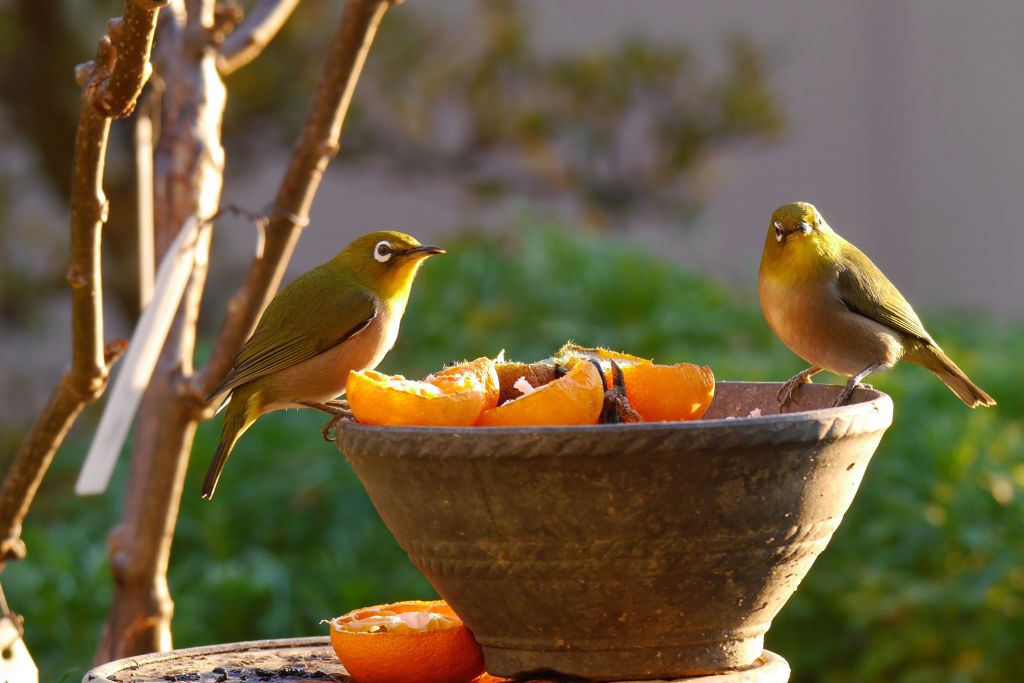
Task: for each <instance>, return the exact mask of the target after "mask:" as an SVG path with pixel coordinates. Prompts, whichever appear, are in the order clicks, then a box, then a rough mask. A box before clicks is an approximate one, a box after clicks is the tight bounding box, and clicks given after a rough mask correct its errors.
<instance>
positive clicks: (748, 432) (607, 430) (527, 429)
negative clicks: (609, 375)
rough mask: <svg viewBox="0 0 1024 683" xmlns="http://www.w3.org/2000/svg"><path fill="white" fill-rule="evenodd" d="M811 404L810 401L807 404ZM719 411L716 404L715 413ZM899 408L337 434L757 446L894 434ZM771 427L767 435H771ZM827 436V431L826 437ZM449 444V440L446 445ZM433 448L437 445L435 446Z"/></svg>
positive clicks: (824, 394)
mask: <svg viewBox="0 0 1024 683" xmlns="http://www.w3.org/2000/svg"><path fill="white" fill-rule="evenodd" d="M782 385H783V383H782V382H744V381H732V380H722V381H719V382H717V383H716V394H715V396H716V400H717V398H718V396H719V393H718V390H719V389H724V388H726V387H733V388H739V389H742V388H744V387H752V388H765V389H769V388H770V389H771V390H772V394H771V395H772V397H773V399H774V394H775V392H777V391H778V389H779V388H781V387H782ZM841 390H842V387H841V386H839V385H835V384H805V385H803V386H802V387H801V388H800V390H799V391H800V392H802V393H801V397H802V398H803V397H806V398H813V399H818V400H825V401H831V400H833V399H834V398H835V396H837V395H838V394H839V392H840V391H841ZM806 398H805V400H806ZM713 409H714V402H712V405H711V408H709V411H710V410H713ZM892 413H893V402H892V398H890V397H889V395H888V394H886V393H884V392H881V391H879V390H877V389H874V388H867V387H859V388H858V389H857V390H856V391H854V393H853V396H852V397H851V402H850V403H847V404H846V405H844V406H838V407H835V408H832V407H827V408H814V409H811V410H800V411H794V412H787V413H765V414H762V415H758V416H755V417H751V416H735V417H719V418H702V419H699V420H687V421H682V422H638V423H631V424H596V425H554V426H521V427H477V426H471V427H421V426H381V425H366V424H360V423H359V422H355V421H346V422H340V423H338V425H337V427H336V432H337V436H338V447H339V448H342V449H343V448H344V445H345V444H344V442H345V441H348V438H347V437H353V438H357V439H360V440H363V439H369V438H374V437H376V438H380V439H384V440H387V441H392V440H393V439H404V438H407V437H410V436H419V437H423V436H433V437H447V436H453V437H460V438H466V437H470V438H472V439H473V440H474V441H476V442H480V441H488V442H490V441H501V440H503V439H507V438H508V437H510V436H523V435H526V434H530V435H535V436H537V437H542V436H544V435H550V436H570V437H571V436H582V435H588V436H589V435H596V434H603V435H608V436H612V435H613V434H614V435H616V436H622V435H624V434H630V433H632V434H636V435H638V436H640V435H650V434H651V433H658V432H661V433H666V432H673V433H675V432H701V433H703V434H706V435H708V436H712V435H715V434H716V433H721V434H722V435H725V434H728V435H729V436H730V439H729V440H730V441H731V442H733V443H734V442H735V439H736V438H737V437H739V438H742V439H743V440H745V441H750V442H752V443H790V442H794V441H807V440H819V439H825V438H840V437H843V436H850V435H854V434H863V433H869V432H876V431H881V430H885V429H888V428H889V426H890V425H891V424H892ZM766 427H767V429H766ZM823 430H825V431H824V432H823ZM442 441H446V439H442ZM427 443H431V441H430V440H428V441H427Z"/></svg>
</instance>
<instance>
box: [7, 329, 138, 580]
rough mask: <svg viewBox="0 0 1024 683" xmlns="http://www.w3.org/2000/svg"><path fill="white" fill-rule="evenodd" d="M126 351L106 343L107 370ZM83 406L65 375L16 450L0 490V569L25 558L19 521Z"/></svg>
mask: <svg viewBox="0 0 1024 683" xmlns="http://www.w3.org/2000/svg"><path fill="white" fill-rule="evenodd" d="M127 348H128V344H127V342H125V341H124V340H118V341H115V342H111V343H110V344H108V345H107V347H106V354H105V355H106V357H105V365H106V367H108V368H109V367H110V366H111V365H113V364H114V362H116V361H117V359H118V358H120V357H121V355H122V354H123V353H124V352H125V350H126V349H127ZM85 405H86V401H84V400H82V395H81V394H80V393H79V392H78V390H77V389H76V388H74V387H73V386H72V379H71V375H70V374H65V375H64V376H63V377H62V378H61V381H60V384H59V385H57V390H56V391H55V392H54V394H53V396H52V397H51V398H50V402H49V403H48V404H47V405H46V408H44V409H43V412H42V413H41V414H40V416H39V417H38V418H37V419H36V422H35V424H34V425H32V430H31V431H30V432H29V434H28V436H27V437H26V438H25V440H24V441H23V442H22V444H21V447H20V448H19V449H18V453H17V455H15V457H14V461H13V462H12V463H11V468H10V470H8V472H7V476H6V477H5V478H4V483H3V486H2V487H0V520H2V522H0V569H2V568H3V565H4V564H5V563H6V562H7V561H9V560H20V559H23V558H24V557H25V543H24V541H22V540H21V525H22V522H24V520H25V515H27V514H28V511H29V508H30V507H31V506H32V501H33V499H34V498H35V496H36V491H38V490H39V485H40V484H41V483H42V481H43V477H44V476H46V472H47V470H48V469H49V468H50V463H51V462H53V456H54V455H55V454H56V453H57V448H58V447H59V446H60V444H61V443H62V442H63V441H64V437H65V436H66V435H67V433H68V430H69V429H71V426H72V425H73V424H74V423H75V419H76V418H77V417H78V415H79V413H81V412H82V409H83V408H84V407H85Z"/></svg>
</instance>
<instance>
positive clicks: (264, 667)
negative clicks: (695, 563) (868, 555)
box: [82, 637, 789, 683]
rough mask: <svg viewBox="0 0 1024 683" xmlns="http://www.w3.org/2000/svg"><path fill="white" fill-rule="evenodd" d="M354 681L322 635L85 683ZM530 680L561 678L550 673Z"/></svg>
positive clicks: (155, 661)
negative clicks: (551, 676)
mask: <svg viewBox="0 0 1024 683" xmlns="http://www.w3.org/2000/svg"><path fill="white" fill-rule="evenodd" d="M349 680H350V679H349V677H348V674H346V672H345V668H344V667H343V666H342V665H341V663H340V662H339V661H338V658H337V656H335V654H334V650H332V649H331V644H330V640H329V639H328V638H326V637H322V638H289V639H286V640H258V641H252V642H247V643H226V644H224V645H211V646H209V647H195V648H189V649H185V650H173V651H171V652H160V653H156V654H151V655H142V656H140V657H131V658H128V659H119V660H117V661H116V662H110V663H108V664H103V665H102V666H98V667H96V668H95V669H93V670H92V671H90V672H89V673H87V674H86V675H85V677H84V678H83V679H82V682H83V683H175V682H181V683H185V682H189V683H241V682H242V681H249V682H251V683H256V682H259V683H313V682H314V681H328V682H329V681H334V682H335V683H347V681H349ZM678 680H679V681H681V682H682V681H685V682H686V683H786V681H788V680H789V665H788V664H787V663H786V660H784V659H783V658H782V657H779V656H778V655H776V654H773V653H771V652H768V651H767V650H765V651H764V652H763V653H762V655H761V656H760V657H759V658H758V660H757V661H756V662H755V663H754V664H753V665H752V666H750V667H748V668H746V669H744V670H742V671H733V672H730V673H725V674H716V675H713V676H698V677H695V678H685V679H678ZM528 683H555V681H554V680H553V679H546V678H545V679H533V680H532V681H530V682H528ZM646 683H657V682H650V681H648V682H646ZM662 683H665V682H662Z"/></svg>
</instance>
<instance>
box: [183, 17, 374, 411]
mask: <svg viewBox="0 0 1024 683" xmlns="http://www.w3.org/2000/svg"><path fill="white" fill-rule="evenodd" d="M392 4H394V3H393V2H391V1H390V0H351V1H350V2H349V3H348V4H346V5H345V9H344V11H343V12H342V15H341V20H340V22H339V25H338V30H337V32H336V33H335V35H334V38H333V39H332V41H331V44H330V46H329V47H328V53H327V57H326V59H325V60H324V65H323V70H322V72H321V76H320V83H319V85H318V86H317V91H316V94H315V96H314V98H313V107H312V109H311V111H310V113H309V116H308V117H307V119H306V125H305V126H304V127H303V129H302V133H301V135H300V137H299V140H298V143H297V144H296V147H295V151H294V153H293V155H292V158H291V162H290V164H289V166H288V169H287V171H286V172H285V175H284V178H283V179H282V181H281V185H280V187H279V188H278V191H277V196H276V198H275V199H274V204H273V207H272V209H271V213H270V215H269V216H268V219H269V220H268V221H267V225H266V226H265V229H264V234H265V242H264V244H263V249H262V250H261V252H260V253H259V254H257V255H256V257H255V258H254V259H253V261H252V264H251V265H250V266H249V271H248V273H247V274H246V278H245V282H244V283H243V285H242V287H241V289H240V290H239V291H238V293H236V294H235V296H234V297H233V298H232V299H231V301H230V302H229V304H228V312H227V316H226V318H225V320H224V323H223V325H222V326H221V329H220V333H219V334H218V337H217V342H216V344H215V345H214V350H213V353H212V355H211V357H210V360H209V362H208V363H207V364H206V366H205V367H204V368H203V370H202V372H201V374H200V376H199V378H198V381H197V382H196V383H195V394H196V395H197V397H205V396H206V395H207V394H208V393H209V392H210V391H212V390H213V389H214V387H216V385H217V384H218V383H219V382H220V380H221V379H222V378H223V377H224V375H225V374H227V371H228V370H229V369H230V367H231V361H232V360H233V359H234V357H235V354H236V353H237V352H238V349H239V347H240V346H241V345H242V342H243V341H245V339H246V337H248V336H249V334H250V333H251V332H252V329H253V327H254V326H255V324H256V321H257V320H259V316H260V314H262V312H263V309H264V308H265V307H266V305H267V304H268V303H269V302H270V299H271V297H273V295H274V293H275V292H276V291H277V288H278V286H279V285H280V284H281V278H282V277H283V276H284V271H285V268H286V267H287V265H288V261H289V260H290V259H291V255H292V251H293V250H294V249H295V243H296V241H297V240H298V238H299V232H300V231H301V230H302V228H303V227H305V225H306V223H307V222H308V221H309V207H310V205H311V204H312V203H313V197H314V196H315V194H316V191H317V188H318V187H319V186H320V179H321V177H322V176H323V172H324V170H325V169H326V168H327V164H328V162H329V161H330V160H331V159H332V158H333V157H334V156H335V155H336V154H337V153H338V143H339V140H340V138H341V128H342V124H343V123H344V121H345V115H346V113H347V112H348V107H349V104H350V103H351V101H352V93H353V92H354V91H355V87H356V83H357V82H358V80H359V75H360V74H361V73H362V69H363V65H364V64H365V62H366V55H367V53H368V52H369V49H370V45H371V44H372V43H373V38H374V36H375V35H376V32H377V27H378V26H379V25H380V21H381V19H382V18H383V16H384V13H385V12H386V11H387V9H388V8H389V7H390V6H391V5H392Z"/></svg>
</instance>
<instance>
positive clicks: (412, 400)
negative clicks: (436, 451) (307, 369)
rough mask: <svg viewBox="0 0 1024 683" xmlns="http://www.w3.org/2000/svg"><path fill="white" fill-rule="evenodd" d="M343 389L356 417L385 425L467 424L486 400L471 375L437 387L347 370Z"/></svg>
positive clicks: (475, 417)
mask: <svg viewBox="0 0 1024 683" xmlns="http://www.w3.org/2000/svg"><path fill="white" fill-rule="evenodd" d="M345 392H346V394H347V396H348V402H349V407H350V408H351V409H352V414H353V415H355V418H356V420H358V421H359V422H361V423H363V424H369V425H384V426H400V425H408V426H420V427H439V426H451V427H468V426H470V425H472V424H474V423H475V422H476V419H477V417H479V415H480V412H481V411H482V410H483V409H484V406H485V405H486V401H487V391H486V390H485V389H484V387H483V386H481V385H480V383H479V382H478V381H476V380H474V379H473V378H471V377H464V378H462V377H458V378H452V380H451V381H448V382H446V383H443V384H442V385H440V386H439V385H437V384H433V383H430V382H418V381H415V380H407V379H405V378H404V377H402V376H401V375H395V376H390V375H385V374H382V373H379V372H376V371H374V370H364V371H361V372H350V373H349V376H348V383H347V385H346V389H345Z"/></svg>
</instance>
